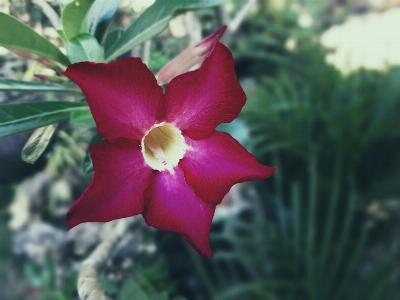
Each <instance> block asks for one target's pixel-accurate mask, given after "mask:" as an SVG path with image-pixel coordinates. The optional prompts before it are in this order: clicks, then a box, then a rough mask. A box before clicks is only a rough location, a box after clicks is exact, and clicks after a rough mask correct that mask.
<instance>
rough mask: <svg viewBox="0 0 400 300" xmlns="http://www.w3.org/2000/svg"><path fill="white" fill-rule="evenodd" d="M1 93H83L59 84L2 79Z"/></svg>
mask: <svg viewBox="0 0 400 300" xmlns="http://www.w3.org/2000/svg"><path fill="white" fill-rule="evenodd" d="M0 91H3V92H4V91H19V92H65V93H82V92H81V90H79V89H75V88H70V87H66V86H63V85H59V84H47V83H40V82H32V81H22V80H15V79H7V78H0Z"/></svg>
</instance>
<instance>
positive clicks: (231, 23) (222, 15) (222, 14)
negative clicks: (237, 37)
mask: <svg viewBox="0 0 400 300" xmlns="http://www.w3.org/2000/svg"><path fill="white" fill-rule="evenodd" d="M256 4H257V0H248V1H247V3H246V4H245V5H243V6H242V8H241V9H240V11H239V12H238V13H237V14H236V16H235V17H234V18H233V19H230V18H229V16H228V14H227V13H226V11H225V9H224V6H223V5H220V6H218V7H217V8H216V13H217V18H218V20H219V21H220V22H222V24H219V25H220V26H222V25H227V26H228V28H227V30H226V32H225V34H224V36H223V37H222V39H221V40H222V42H223V43H224V44H225V45H227V46H228V47H229V44H230V42H231V40H232V36H233V34H234V33H235V32H236V31H237V30H238V29H239V27H240V25H241V24H242V22H243V20H244V19H245V17H246V16H247V15H248V14H249V13H250V11H251V10H252V9H253V7H254V6H255V5H256Z"/></svg>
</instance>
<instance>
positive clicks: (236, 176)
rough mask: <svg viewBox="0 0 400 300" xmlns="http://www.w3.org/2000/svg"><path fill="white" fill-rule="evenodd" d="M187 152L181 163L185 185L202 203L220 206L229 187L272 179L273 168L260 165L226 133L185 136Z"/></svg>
mask: <svg viewBox="0 0 400 300" xmlns="http://www.w3.org/2000/svg"><path fill="white" fill-rule="evenodd" d="M186 143H187V145H188V146H189V149H188V150H187V152H186V153H185V156H184V157H183V158H182V160H181V162H180V167H181V168H182V169H183V171H184V173H185V179H186V182H187V183H188V184H189V185H190V186H192V187H193V188H194V189H195V193H196V195H197V196H198V197H200V198H201V199H203V200H205V201H212V202H214V203H221V201H222V198H223V197H224V196H225V195H226V193H228V191H229V190H230V188H231V187H232V185H234V184H235V183H238V182H243V181H248V180H259V179H264V178H268V177H270V176H272V175H273V174H274V172H275V168H271V167H267V166H263V165H261V164H259V163H258V162H257V160H256V159H255V157H254V156H253V155H252V154H251V153H250V152H248V151H247V150H246V149H245V148H243V146H242V145H240V144H239V143H238V142H237V141H236V140H235V139H234V138H232V137H231V136H230V135H229V134H227V133H225V132H218V131H214V133H213V134H212V135H211V136H210V137H208V138H206V139H202V140H192V139H190V138H188V137H186Z"/></svg>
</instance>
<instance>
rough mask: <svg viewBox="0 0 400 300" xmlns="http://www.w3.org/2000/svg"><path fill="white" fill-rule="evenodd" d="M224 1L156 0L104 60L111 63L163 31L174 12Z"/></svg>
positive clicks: (223, 0)
mask: <svg viewBox="0 0 400 300" xmlns="http://www.w3.org/2000/svg"><path fill="white" fill-rule="evenodd" d="M224 2H225V0H193V1H187V0H174V1H166V0H157V1H156V2H155V3H154V4H153V5H152V6H150V7H149V8H148V9H146V11H145V12H144V13H142V14H141V15H140V16H139V17H138V18H137V19H136V20H135V21H134V22H133V23H132V24H131V25H130V26H129V27H128V29H126V31H125V32H124V33H123V35H122V37H121V38H120V39H119V40H118V42H117V43H116V44H115V45H114V46H113V47H112V48H111V50H110V53H109V54H107V56H106V60H107V61H112V60H114V59H116V58H117V57H118V56H120V55H121V54H123V53H125V52H126V51H128V50H131V49H132V48H133V47H135V46H137V45H139V44H141V43H143V42H144V41H146V40H148V39H151V38H152V37H154V36H156V35H157V34H159V33H160V32H161V31H163V30H164V29H165V28H166V27H167V25H168V22H169V20H170V19H171V18H172V17H173V16H174V15H175V12H177V11H182V10H188V9H195V8H203V7H210V6H214V5H219V4H222V3H224Z"/></svg>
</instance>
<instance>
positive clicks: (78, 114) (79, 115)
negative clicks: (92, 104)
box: [70, 108, 96, 126]
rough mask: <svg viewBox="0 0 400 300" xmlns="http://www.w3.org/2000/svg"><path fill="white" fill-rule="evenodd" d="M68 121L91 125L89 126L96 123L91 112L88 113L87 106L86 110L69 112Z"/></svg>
mask: <svg viewBox="0 0 400 300" xmlns="http://www.w3.org/2000/svg"><path fill="white" fill-rule="evenodd" d="M70 122H71V123H74V124H79V125H91V126H95V125H96V123H95V122H94V120H93V117H92V114H91V113H90V110H89V108H88V109H87V110H78V111H74V112H73V113H72V114H71V119H70Z"/></svg>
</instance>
